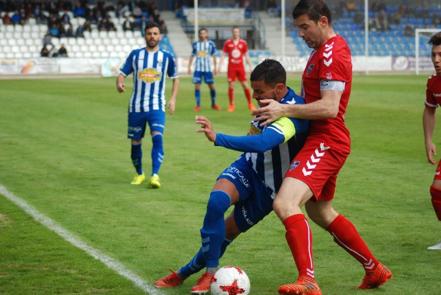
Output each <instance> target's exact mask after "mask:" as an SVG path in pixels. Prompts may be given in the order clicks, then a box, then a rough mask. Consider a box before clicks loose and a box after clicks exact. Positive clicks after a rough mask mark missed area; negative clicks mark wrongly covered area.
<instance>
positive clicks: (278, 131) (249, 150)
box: [155, 59, 309, 294]
mask: <svg viewBox="0 0 441 295" xmlns="http://www.w3.org/2000/svg"><path fill="white" fill-rule="evenodd" d="M250 80H251V87H252V89H253V97H254V99H256V100H257V102H258V103H259V105H260V101H261V100H262V99H273V100H275V101H278V102H280V103H282V104H303V103H304V100H303V98H302V97H300V96H297V95H296V94H295V93H294V91H293V90H291V89H290V88H288V87H287V86H286V72H285V69H284V68H283V66H282V65H281V64H280V63H279V62H278V61H275V60H270V59H268V60H265V61H263V62H262V63H261V64H259V65H258V66H257V67H256V68H255V69H254V70H253V72H252V73H251V79H250ZM196 123H197V124H200V125H201V129H200V130H199V132H203V133H205V136H206V137H207V138H208V140H209V141H211V142H214V145H215V146H221V147H224V148H227V149H232V150H237V151H242V152H243V154H242V155H241V156H240V157H239V159H238V160H236V161H235V162H233V163H232V164H231V165H230V166H229V167H228V168H227V169H225V170H224V171H223V172H222V173H221V174H220V176H219V177H218V179H217V182H216V184H215V185H214V187H213V189H212V191H211V193H210V197H209V199H208V205H207V211H206V214H205V218H204V222H203V225H202V228H201V231H200V233H201V238H202V244H201V247H200V249H199V251H198V252H197V253H196V255H195V256H194V257H193V258H192V259H191V260H190V261H189V262H188V264H186V265H184V266H183V267H181V268H180V269H179V270H178V271H177V272H172V273H171V274H169V275H167V276H165V277H163V278H161V279H159V280H157V281H156V282H155V286H156V287H157V288H170V287H176V286H178V285H180V284H182V283H183V281H184V280H185V279H186V278H188V277H189V276H191V275H192V274H195V273H197V272H198V271H200V270H202V269H204V268H206V271H205V272H204V273H203V275H202V276H201V277H200V278H199V280H198V281H197V283H196V285H194V286H193V288H192V289H191V293H192V294H206V293H208V292H209V288H210V283H211V280H212V278H213V276H214V272H215V271H216V269H217V267H218V266H219V259H220V257H221V256H222V255H223V253H224V251H225V250H226V248H227V246H228V245H229V244H230V243H231V241H232V240H233V239H235V238H236V237H237V236H238V235H239V234H241V233H243V232H246V231H247V230H249V229H250V228H251V227H252V226H254V225H255V224H257V223H258V222H259V221H260V220H262V219H263V218H264V217H265V216H266V215H268V214H269V213H270V212H271V211H272V210H273V209H272V204H273V199H274V197H275V195H276V193H277V191H278V190H279V188H280V185H281V183H282V180H283V177H284V175H285V172H286V171H287V170H288V168H289V167H290V161H291V159H292V158H293V157H294V156H295V155H296V154H297V152H298V151H299V150H300V149H301V148H302V146H303V143H304V142H305V139H306V136H307V133H308V129H309V122H308V121H305V120H299V119H293V118H287V117H283V118H281V119H279V120H278V121H275V122H273V123H272V124H270V125H268V126H267V127H264V126H262V125H260V123H259V121H257V120H256V119H254V120H253V121H252V122H251V128H250V131H249V133H248V135H247V136H231V135H226V134H221V133H216V132H215V131H214V130H213V127H212V124H211V122H210V121H209V120H208V119H207V118H205V117H202V116H197V117H196ZM293 165H294V164H293ZM232 205H234V210H233V212H232V213H231V214H230V216H228V217H227V218H226V219H225V220H224V214H225V212H226V211H227V210H228V208H229V207H230V206H232Z"/></svg>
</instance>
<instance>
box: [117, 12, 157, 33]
mask: <svg viewBox="0 0 441 295" xmlns="http://www.w3.org/2000/svg"><path fill="white" fill-rule="evenodd" d="M122 29H123V31H124V32H125V31H133V22H132V21H131V19H130V18H129V17H128V16H126V18H125V19H124V22H123V24H122ZM161 32H162V31H161Z"/></svg>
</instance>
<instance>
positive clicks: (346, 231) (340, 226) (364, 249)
mask: <svg viewBox="0 0 441 295" xmlns="http://www.w3.org/2000/svg"><path fill="white" fill-rule="evenodd" d="M305 208H306V211H307V212H308V216H309V217H310V218H311V219H312V220H313V221H314V222H315V223H316V224H318V225H319V226H320V227H322V228H323V229H325V230H327V231H329V233H330V234H331V235H332V236H333V237H334V241H335V242H336V243H337V244H338V245H339V246H340V247H342V248H343V249H344V250H346V251H347V252H348V253H349V254H350V255H351V256H352V257H354V258H355V259H356V260H357V261H359V262H360V263H361V265H362V266H363V268H364V270H365V272H366V274H365V276H364V278H363V281H362V283H361V284H360V286H359V288H360V289H373V288H378V287H379V286H381V285H383V284H384V283H386V281H388V280H389V279H390V278H391V277H392V272H391V271H390V270H389V269H388V268H387V267H386V266H384V265H383V264H381V263H380V262H379V261H378V260H377V259H376V258H375V256H374V255H373V254H372V253H371V251H370V250H369V248H368V246H367V244H366V243H365V241H364V240H363V239H362V238H361V236H360V234H359V233H358V231H357V229H356V228H355V226H354V225H353V224H352V222H351V221H349V220H348V219H347V218H346V217H344V216H343V215H341V214H339V213H338V212H337V211H335V210H334V208H333V207H332V201H317V202H313V201H309V202H307V203H306V205H305Z"/></svg>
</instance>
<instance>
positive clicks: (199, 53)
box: [197, 50, 207, 57]
mask: <svg viewBox="0 0 441 295" xmlns="http://www.w3.org/2000/svg"><path fill="white" fill-rule="evenodd" d="M197 55H198V57H206V56H207V52H206V51H205V50H199V51H198V53H197Z"/></svg>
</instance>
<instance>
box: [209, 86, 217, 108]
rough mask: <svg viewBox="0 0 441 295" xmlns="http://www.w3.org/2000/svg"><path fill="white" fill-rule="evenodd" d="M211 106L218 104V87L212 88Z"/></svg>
mask: <svg viewBox="0 0 441 295" xmlns="http://www.w3.org/2000/svg"><path fill="white" fill-rule="evenodd" d="M210 97H211V106H214V105H215V104H216V89H210Z"/></svg>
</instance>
